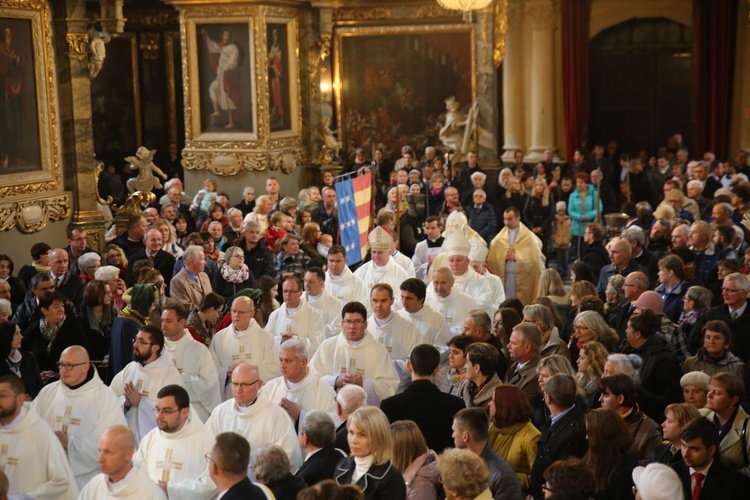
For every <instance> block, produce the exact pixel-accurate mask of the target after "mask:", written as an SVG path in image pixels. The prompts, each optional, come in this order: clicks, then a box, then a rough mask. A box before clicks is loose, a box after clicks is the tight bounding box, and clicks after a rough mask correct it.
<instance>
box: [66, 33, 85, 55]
mask: <svg viewBox="0 0 750 500" xmlns="http://www.w3.org/2000/svg"><path fill="white" fill-rule="evenodd" d="M65 41H66V42H67V43H68V55H69V56H70V57H71V58H72V59H75V60H77V61H82V60H84V59H86V58H87V57H88V56H89V54H88V47H89V34H88V33H68V34H67V35H65Z"/></svg>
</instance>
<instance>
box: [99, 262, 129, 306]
mask: <svg viewBox="0 0 750 500" xmlns="http://www.w3.org/2000/svg"><path fill="white" fill-rule="evenodd" d="M94 278H95V279H96V281H101V282H103V283H107V284H108V285H109V290H110V292H112V304H113V305H114V307H115V309H116V310H117V311H118V312H119V311H122V308H123V307H125V300H124V299H123V296H124V295H125V292H126V290H127V286H126V285H125V282H124V281H123V280H121V279H120V271H119V269H117V268H116V267H115V266H102V267H100V268H99V269H97V270H96V274H95V275H94Z"/></svg>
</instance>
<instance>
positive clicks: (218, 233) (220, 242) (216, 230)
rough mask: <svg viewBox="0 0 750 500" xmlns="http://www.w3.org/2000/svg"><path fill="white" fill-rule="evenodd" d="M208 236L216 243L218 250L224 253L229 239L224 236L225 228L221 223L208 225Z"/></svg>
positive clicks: (213, 222)
mask: <svg viewBox="0 0 750 500" xmlns="http://www.w3.org/2000/svg"><path fill="white" fill-rule="evenodd" d="M207 232H208V236H209V237H210V238H211V240H212V241H213V242H214V245H215V246H216V249H217V250H219V251H223V250H224V247H225V246H226V245H227V238H226V236H224V226H222V225H221V222H219V221H212V222H210V223H209V224H208V231H207Z"/></svg>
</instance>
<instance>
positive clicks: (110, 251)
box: [102, 243, 128, 280]
mask: <svg viewBox="0 0 750 500" xmlns="http://www.w3.org/2000/svg"><path fill="white" fill-rule="evenodd" d="M103 255H104V261H103V262H102V264H104V265H106V266H114V267H116V268H117V269H118V270H119V271H120V278H122V279H123V280H124V279H125V277H126V276H127V274H128V258H127V256H126V255H125V252H124V251H123V249H122V248H120V247H119V246H118V245H115V244H114V243H110V244H109V245H107V246H106V247H105V248H104V254H103Z"/></svg>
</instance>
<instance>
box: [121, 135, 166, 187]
mask: <svg viewBox="0 0 750 500" xmlns="http://www.w3.org/2000/svg"><path fill="white" fill-rule="evenodd" d="M155 154H156V150H155V149H154V150H153V151H149V150H148V148H145V147H143V146H141V147H139V148H138V151H136V152H135V156H128V157H126V158H125V161H127V162H129V163H130V168H134V169H137V170H138V177H136V178H135V179H129V180H128V182H127V186H128V191H130V192H131V193H134V192H136V191H143V192H149V193H150V192H151V190H153V189H154V188H157V189H161V187H162V185H161V182H159V179H157V178H156V177H154V174H156V175H158V176H159V177H161V178H162V179H164V180H167V174H165V173H164V172H162V171H161V169H160V168H159V167H157V166H156V165H154V162H153V159H154V155H155Z"/></svg>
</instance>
